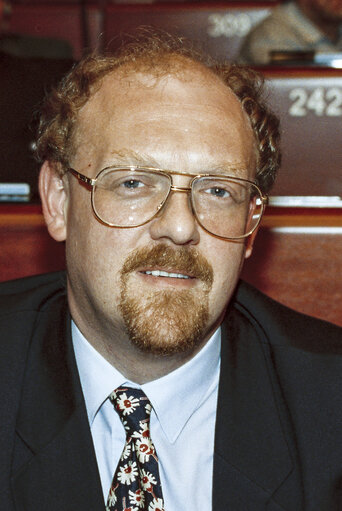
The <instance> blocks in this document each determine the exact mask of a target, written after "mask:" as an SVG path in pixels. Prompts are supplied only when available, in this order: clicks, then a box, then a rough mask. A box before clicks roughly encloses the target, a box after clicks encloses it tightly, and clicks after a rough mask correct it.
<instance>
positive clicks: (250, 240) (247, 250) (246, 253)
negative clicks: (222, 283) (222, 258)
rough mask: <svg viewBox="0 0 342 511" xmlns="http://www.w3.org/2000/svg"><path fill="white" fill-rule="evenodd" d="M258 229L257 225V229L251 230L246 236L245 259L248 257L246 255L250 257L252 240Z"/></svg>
mask: <svg viewBox="0 0 342 511" xmlns="http://www.w3.org/2000/svg"><path fill="white" fill-rule="evenodd" d="M258 230H259V227H257V229H255V231H254V232H252V234H251V235H250V236H249V237H248V238H247V242H246V251H245V259H248V257H250V256H251V255H252V252H253V245H254V240H255V237H256V235H257V233H258Z"/></svg>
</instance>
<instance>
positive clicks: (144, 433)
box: [132, 420, 150, 438]
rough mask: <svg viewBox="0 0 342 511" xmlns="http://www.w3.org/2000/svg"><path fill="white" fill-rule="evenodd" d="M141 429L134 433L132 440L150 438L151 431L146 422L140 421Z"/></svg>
mask: <svg viewBox="0 0 342 511" xmlns="http://www.w3.org/2000/svg"><path fill="white" fill-rule="evenodd" d="M139 428H140V429H139V431H134V433H133V435H132V438H140V437H144V438H149V436H150V429H149V425H148V423H147V422H146V421H145V420H142V421H139Z"/></svg>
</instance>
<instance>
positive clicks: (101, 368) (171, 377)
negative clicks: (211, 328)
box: [72, 321, 221, 443]
mask: <svg viewBox="0 0 342 511" xmlns="http://www.w3.org/2000/svg"><path fill="white" fill-rule="evenodd" d="M72 340H73V345H74V351H75V357H76V363H77V367H78V371H79V375H80V380H81V385H82V390H83V394H84V399H85V404H86V408H87V414H88V420H89V424H90V426H91V425H92V423H93V421H94V418H95V416H96V414H97V412H98V410H99V409H100V408H101V406H102V404H103V403H104V402H105V401H106V399H107V398H108V396H109V394H110V393H111V392H112V391H113V390H114V389H116V388H117V387H119V386H120V385H123V384H125V385H126V384H127V385H131V386H134V387H139V385H137V384H135V383H134V382H129V381H127V379H126V378H125V377H124V376H123V375H122V374H121V373H120V372H119V371H118V370H117V369H115V367H113V366H112V365H111V364H110V363H109V362H107V360H105V359H104V358H103V357H102V355H100V353H98V351H96V350H95V349H94V348H93V347H92V346H91V344H90V343H89V342H88V341H87V340H86V339H85V337H84V336H83V335H82V333H81V332H80V330H79V329H78V328H77V326H76V324H75V323H74V322H73V321H72ZM220 351H221V329H220V328H219V329H217V330H216V331H215V333H214V334H213V335H212V337H211V338H210V339H209V341H208V342H207V343H206V344H205V346H204V347H203V348H202V349H201V350H200V351H199V352H198V353H197V354H196V355H195V356H194V357H193V358H192V359H190V360H189V361H188V362H187V363H185V364H184V365H182V366H181V367H179V368H178V369H176V370H175V371H172V372H171V373H169V374H167V375H165V376H163V377H162V378H159V379H157V380H153V381H151V382H149V383H146V384H144V385H141V388H142V390H143V391H144V392H145V394H146V395H147V397H148V398H149V400H150V401H151V403H152V406H153V409H154V411H155V413H156V416H157V418H158V420H159V422H160V425H161V427H162V429H163V431H164V433H165V435H166V436H167V437H168V439H169V441H170V442H171V443H173V442H175V441H176V439H177V437H178V435H179V434H180V432H181V431H182V429H183V428H184V426H185V424H186V423H187V421H188V420H189V418H190V417H191V415H192V414H193V413H194V412H195V411H196V410H197V409H198V408H199V406H200V405H201V403H202V402H203V401H205V399H206V398H207V397H208V395H209V394H210V393H211V392H212V391H214V390H215V388H217V386H218V381H219V372H220Z"/></svg>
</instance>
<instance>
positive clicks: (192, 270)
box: [121, 244, 214, 286]
mask: <svg viewBox="0 0 342 511" xmlns="http://www.w3.org/2000/svg"><path fill="white" fill-rule="evenodd" d="M153 267H155V268H158V269H159V270H166V271H170V270H177V271H178V272H179V273H185V274H187V275H190V276H191V277H195V278H196V279H200V280H202V281H203V282H205V283H206V284H208V285H209V286H211V285H212V283H213V280H214V272H213V268H212V266H211V264H210V263H209V262H208V261H207V259H206V258H205V257H204V256H203V255H202V254H200V253H199V252H198V251H197V250H196V249H195V248H192V247H191V248H189V247H179V248H177V249H174V248H171V247H169V246H168V245H165V244H160V245H155V246H154V247H152V248H148V247H144V248H140V249H136V250H134V251H133V252H132V253H131V254H130V255H129V256H128V257H127V259H126V261H125V263H124V265H123V267H122V270H121V275H122V276H124V275H127V274H128V273H131V272H133V271H136V270H139V269H142V268H145V269H150V268H153Z"/></svg>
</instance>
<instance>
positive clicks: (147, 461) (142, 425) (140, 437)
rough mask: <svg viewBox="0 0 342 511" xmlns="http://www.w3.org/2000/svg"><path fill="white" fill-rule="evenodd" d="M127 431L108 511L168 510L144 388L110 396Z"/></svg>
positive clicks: (119, 392) (149, 408)
mask: <svg viewBox="0 0 342 511" xmlns="http://www.w3.org/2000/svg"><path fill="white" fill-rule="evenodd" d="M109 399H110V400H111V402H112V403H113V405H114V408H115V410H116V412H117V413H118V414H119V417H120V419H121V422H122V424H123V426H124V428H125V431H126V443H125V447H124V450H123V452H122V455H121V458H120V460H119V463H118V466H117V469H116V472H115V474H114V478H113V481H112V486H111V488H110V490H109V495H108V499H107V506H106V511H165V510H164V502H163V494H162V489H161V484H160V477H159V470H158V458H157V453H156V450H155V447H154V445H153V443H152V440H151V437H150V415H151V410H152V406H151V403H150V401H149V400H148V398H147V397H146V395H145V394H144V392H143V391H142V390H141V389H132V388H118V389H116V390H114V392H112V393H111V394H110V396H109Z"/></svg>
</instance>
